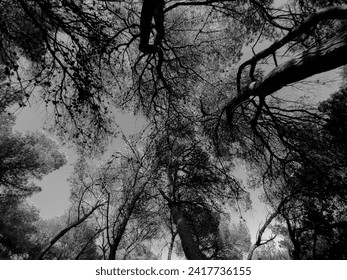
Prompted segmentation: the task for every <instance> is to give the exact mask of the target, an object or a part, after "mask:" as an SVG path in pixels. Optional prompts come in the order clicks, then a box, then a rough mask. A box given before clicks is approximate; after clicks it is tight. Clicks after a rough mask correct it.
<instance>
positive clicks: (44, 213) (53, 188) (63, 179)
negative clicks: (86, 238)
mask: <svg viewBox="0 0 347 280" xmlns="http://www.w3.org/2000/svg"><path fill="white" fill-rule="evenodd" d="M16 117H17V120H16V124H15V126H14V129H15V130H17V131H19V132H26V131H43V132H45V133H46V134H47V135H48V136H49V137H51V138H52V139H54V140H55V141H56V142H57V143H58V144H59V146H60V149H61V151H62V152H63V153H65V155H66V157H67V164H66V165H65V166H63V167H61V168H60V169H59V170H56V171H54V172H52V173H50V174H49V175H47V176H45V177H44V178H43V180H41V181H39V182H37V184H38V185H39V186H40V187H41V188H42V191H41V192H39V193H37V194H35V195H33V196H32V197H31V198H29V202H32V203H34V204H35V206H36V207H38V208H39V209H40V216H41V217H42V218H43V219H49V218H53V217H55V216H61V215H63V214H64V212H65V210H66V209H67V207H68V205H69V197H70V185H69V183H68V181H67V179H68V178H69V176H70V175H71V173H72V171H73V164H74V162H75V161H76V160H77V158H78V156H77V154H76V152H75V151H74V150H73V149H71V148H69V147H68V146H63V145H61V143H60V141H59V139H58V138H57V137H54V135H51V134H49V133H48V132H47V131H45V130H44V129H43V127H44V123H45V119H46V117H47V115H46V112H45V109H44V108H43V106H39V105H31V106H27V107H25V108H24V109H22V110H21V111H18V112H17V113H16ZM115 117H116V119H117V122H119V123H118V124H119V126H120V128H121V130H122V131H123V132H124V133H125V134H126V135H128V134H133V133H136V132H137V131H139V130H140V129H141V127H142V126H143V124H144V122H143V120H141V119H139V118H137V117H134V116H133V115H132V114H124V113H116V114H115ZM122 145H123V142H122V140H121V139H117V140H116V141H114V146H113V147H112V149H113V150H118V149H120V148H121V147H122Z"/></svg>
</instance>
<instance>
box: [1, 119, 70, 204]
mask: <svg viewBox="0 0 347 280" xmlns="http://www.w3.org/2000/svg"><path fill="white" fill-rule="evenodd" d="M13 121H14V119H13V118H12V117H11V116H8V115H7V116H6V115H4V114H1V115H0V125H1V133H0V150H1V151H0V188H1V189H0V190H1V192H0V194H1V196H2V197H11V196H14V197H18V198H20V197H28V196H30V195H32V194H33V193H35V192H38V191H40V187H38V186H37V185H36V184H35V183H34V180H40V179H42V177H43V176H44V175H47V174H49V173H51V172H53V171H54V170H57V169H59V168H60V167H61V166H63V165H64V164H65V163H66V158H65V155H64V154H63V153H62V152H61V151H60V150H59V147H58V145H57V143H56V142H55V141H54V140H52V139H50V138H48V137H47V136H46V135H45V134H43V133H39V132H34V133H32V132H30V133H26V134H25V135H22V134H20V133H18V132H13V131H12V126H13V124H14V123H13Z"/></svg>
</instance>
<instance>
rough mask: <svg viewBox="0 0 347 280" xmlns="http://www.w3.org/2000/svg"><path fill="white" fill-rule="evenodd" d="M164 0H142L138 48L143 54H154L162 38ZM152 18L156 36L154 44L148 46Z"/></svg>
mask: <svg viewBox="0 0 347 280" xmlns="http://www.w3.org/2000/svg"><path fill="white" fill-rule="evenodd" d="M164 5H165V2H164V0H143V5H142V10H141V20H140V46H139V49H140V51H141V52H144V53H153V52H156V50H157V48H158V47H157V46H158V45H159V44H160V42H161V40H162V39H163V38H164V33H165V31H164ZM153 17H154V22H155V29H156V31H157V35H156V37H155V41H154V44H149V37H150V33H151V29H152V18H153Z"/></svg>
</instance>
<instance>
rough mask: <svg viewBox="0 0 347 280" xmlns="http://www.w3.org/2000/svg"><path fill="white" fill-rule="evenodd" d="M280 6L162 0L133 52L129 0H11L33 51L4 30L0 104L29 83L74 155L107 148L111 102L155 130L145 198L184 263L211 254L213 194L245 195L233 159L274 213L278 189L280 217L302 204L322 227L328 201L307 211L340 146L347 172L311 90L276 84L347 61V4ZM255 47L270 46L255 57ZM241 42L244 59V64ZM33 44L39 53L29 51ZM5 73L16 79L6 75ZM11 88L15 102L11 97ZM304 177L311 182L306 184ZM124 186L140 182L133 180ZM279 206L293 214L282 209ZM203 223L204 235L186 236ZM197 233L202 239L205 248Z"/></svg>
mask: <svg viewBox="0 0 347 280" xmlns="http://www.w3.org/2000/svg"><path fill="white" fill-rule="evenodd" d="M4 3H5V4H4ZM6 4H7V2H6V1H5V2H3V3H2V4H1V5H6ZM276 4H277V3H273V1H270V0H268V1H256V0H252V1H243V0H241V1H224V0H215V1H168V2H166V3H165V6H164V10H163V12H164V15H165V17H164V18H165V22H164V27H165V35H164V36H163V37H164V38H160V39H162V40H161V42H160V44H158V45H157V47H158V50H157V51H156V52H150V53H139V51H138V48H137V44H138V41H139V40H138V39H139V38H140V37H141V36H140V35H143V34H140V32H141V29H140V28H139V27H140V26H139V22H140V20H139V15H140V8H141V7H140V5H139V3H138V1H117V2H106V1H105V2H104V1H99V2H95V1H87V2H83V1H61V0H58V1H55V2H54V3H51V1H48V0H39V1H31V2H26V1H23V0H19V1H18V2H17V3H16V5H15V6H14V8H13V10H11V12H10V13H6V14H4V17H5V18H6V19H8V22H11V21H14V20H15V19H18V18H23V21H24V22H25V23H26V24H25V26H26V27H27V28H26V29H25V30H26V31H25V33H26V36H24V37H23V38H26V37H28V36H27V34H28V33H32V34H35V36H34V40H31V41H28V45H30V46H32V45H33V46H34V47H33V48H31V47H28V45H27V44H25V43H24V42H22V41H21V38H22V36H19V35H18V34H19V32H18V29H19V28H17V26H19V24H14V25H11V24H7V25H6V28H5V29H4V30H5V31H3V30H0V32H1V34H5V35H3V37H4V38H5V39H6V40H5V42H6V44H7V46H5V47H3V48H2V50H1V54H3V53H4V54H8V55H7V56H8V57H10V58H11V59H10V62H11V63H10V65H6V63H7V62H6V63H5V59H2V61H1V65H4V66H5V68H4V69H5V70H6V71H5V72H6V75H4V77H3V78H2V79H3V80H6V82H7V84H9V86H11V87H12V88H14V89H15V90H13V95H12V96H11V95H6V96H7V97H6V98H7V99H8V100H11V102H18V100H20V102H24V104H25V101H27V99H26V98H28V97H29V96H30V90H29V89H30V88H32V87H35V86H38V87H39V88H40V89H41V96H40V97H43V99H44V100H45V101H46V103H47V104H48V108H50V110H48V111H53V113H54V116H55V124H54V125H55V127H56V129H57V130H56V131H58V133H59V134H60V136H61V137H63V138H65V139H66V138H67V139H69V140H72V142H74V143H75V144H77V145H79V147H80V148H81V147H82V149H79V152H80V153H81V154H84V155H86V153H87V152H88V151H91V152H95V151H98V152H100V151H103V150H105V145H106V144H107V143H108V140H109V139H110V138H112V137H114V135H115V133H116V132H117V130H118V128H117V126H116V125H115V123H114V122H112V114H113V112H114V110H117V109H122V110H129V109H130V110H133V111H135V112H136V113H138V114H141V115H143V117H144V118H146V120H147V121H148V122H149V126H150V129H151V133H148V134H146V136H148V139H149V141H153V140H154V141H156V143H157V144H156V146H157V147H156V148H155V151H156V155H155V159H156V160H155V164H154V167H152V168H153V169H151V171H150V173H152V174H153V172H157V174H156V176H155V181H156V182H158V183H159V184H158V185H157V186H158V187H157V188H156V189H155V190H154V191H153V193H152V192H149V194H150V197H151V198H152V199H151V203H152V206H153V205H155V206H156V209H159V208H161V209H166V211H170V212H171V214H172V215H171V216H172V217H171V218H172V220H173V222H174V223H175V224H176V226H177V231H178V234H179V235H180V239H181V242H182V247H183V250H184V252H185V254H186V256H187V257H188V256H191V258H200V257H201V258H203V257H204V256H205V257H211V256H213V252H211V251H209V250H207V249H206V248H207V247H208V246H207V245H206V244H214V241H216V240H217V239H218V234H216V233H217V230H216V229H217V228H218V226H217V225H218V224H219V222H218V221H219V217H218V215H216V214H215V213H218V212H220V211H221V206H220V205H221V204H222V202H223V199H222V198H223V196H224V197H229V198H230V199H233V200H235V199H238V200H239V201H241V200H244V201H247V195H245V193H246V192H245V191H244V190H242V188H241V187H240V185H239V184H237V181H236V180H235V178H233V176H232V175H231V169H232V166H233V161H234V160H235V159H238V158H242V159H243V160H245V161H246V162H247V164H248V166H249V167H250V169H251V170H252V172H253V173H254V174H256V175H257V176H259V179H260V181H262V186H263V187H264V193H265V195H266V196H267V197H266V201H267V202H268V203H270V204H271V205H272V206H273V208H274V209H276V208H277V206H278V205H280V204H281V199H282V198H283V197H285V198H288V201H286V205H284V206H283V208H282V209H281V211H282V212H281V215H282V218H283V219H284V220H286V221H288V224H290V222H293V221H294V220H295V223H296V222H297V220H296V219H294V218H293V216H292V214H295V212H296V210H298V209H301V210H302V209H303V210H304V213H305V217H304V219H303V220H300V221H299V222H298V223H299V224H300V227H302V226H303V225H304V224H305V226H306V225H307V224H309V225H310V227H313V224H314V226H317V224H318V225H319V227H322V223H321V222H322V221H321V220H320V221H315V219H314V217H315V216H316V215H317V213H319V214H323V216H322V215H318V216H319V217H320V218H323V221H326V220H327V219H326V218H327V217H328V216H325V215H324V213H322V211H321V210H322V209H323V208H324V207H325V206H326V205H325V204H324V205H323V204H317V205H316V206H317V207H318V208H317V207H311V205H313V206H315V202H316V201H317V200H318V199H319V198H322V197H323V196H324V195H326V196H327V199H325V201H324V203H327V205H328V206H329V207H332V205H333V203H332V202H333V201H334V199H338V198H339V196H340V190H341V188H340V186H341V184H343V182H344V171H343V172H342V173H341V172H340V170H339V169H337V168H332V167H331V166H329V164H330V165H332V164H333V163H334V161H333V157H332V156H331V154H332V153H334V152H336V151H337V152H338V153H339V156H338V157H337V158H338V165H339V167H341V169H342V170H344V168H345V160H344V157H343V156H340V154H341V153H342V152H341V151H343V150H342V149H341V148H337V147H334V148H333V149H325V147H326V145H324V143H329V144H332V143H333V142H332V141H337V139H338V138H339V137H340V138H341V137H342V136H341V135H339V136H337V137H335V136H334V135H332V134H331V133H330V135H329V133H327V131H325V130H329V129H327V128H324V126H325V125H327V126H331V127H332V128H333V129H335V128H334V125H335V124H336V123H334V122H335V120H333V119H331V120H330V122H329V121H326V119H327V118H328V117H327V114H325V113H324V112H319V111H318V110H317V106H316V104H313V102H306V100H305V98H306V97H307V96H308V93H306V95H302V94H300V93H296V94H292V95H289V94H286V92H283V91H280V90H281V89H282V88H284V87H287V86H293V85H295V84H297V83H300V82H303V81H305V79H306V78H308V77H310V76H312V75H315V74H319V73H322V72H324V71H327V70H332V69H336V68H337V67H340V66H343V65H345V64H347V58H346V56H345V55H344V54H345V53H346V50H347V47H346V46H347V45H346V44H347V43H346V42H347V37H346V36H347V35H346V21H345V20H346V18H347V7H346V5H344V1H329V2H327V1H287V3H286V4H287V5H284V6H281V7H275V5H276ZM12 26H14V27H16V28H13V29H11V27H12ZM8 34H10V35H11V36H9V35H8ZM13 38H14V39H13ZM150 40H151V38H150ZM261 42H262V43H264V44H265V43H267V44H268V47H264V48H262V49H263V50H262V51H260V52H257V51H256V50H255V48H256V47H258V46H259V43H261ZM250 45H251V46H250ZM8 46H10V47H13V48H15V49H16V50H21V51H22V52H23V56H21V58H25V59H26V60H27V61H29V60H30V61H31V62H32V65H31V66H35V67H31V68H30V69H29V70H30V71H23V70H24V69H22V68H21V69H19V67H20V65H19V63H18V61H19V58H17V57H16V56H13V54H11V52H10V50H11V49H10V47H8ZM249 46H250V47H249ZM246 48H248V49H250V50H251V51H253V54H251V55H250V57H243V58H242V59H243V61H244V62H242V63H241V60H240V59H241V56H242V53H241V51H242V50H245V49H246ZM30 49H32V50H33V51H32V52H33V53H35V54H40V59H37V60H35V59H33V58H32V57H33V56H32V55H31V54H32V53H31V52H30ZM41 54H42V55H41ZM287 54H290V55H291V57H294V58H287V56H286V55H287ZM2 57H5V55H2ZM272 61H273V63H272ZM6 67H7V68H6ZM25 70H27V69H25ZM11 72H13V73H17V77H16V79H14V78H13V77H12V76H11ZM23 73H26V74H23ZM24 78H25V79H24ZM24 81H25V82H24ZM305 82H306V81H305ZM19 89H20V90H21V92H23V93H24V97H23V96H22V95H21V94H18V93H17V92H18V90H19ZM15 93H16V94H15ZM25 94H27V95H29V96H27V97H26V96H25ZM327 110H329V108H327ZM335 113H336V111H335V112H334V114H335ZM342 116H343V115H342ZM334 117H337V118H341V116H340V117H339V116H338V115H335V116H334ZM340 124H341V121H338V126H337V128H338V129H340ZM87 127H88V129H86V128H87ZM163 131H164V133H163ZM334 133H336V134H338V133H337V131H335V132H334ZM342 134H343V133H342ZM107 136H108V137H110V138H108V137H107ZM306 140H309V141H306ZM340 140H344V138H343V137H342V138H341V139H340ZM340 140H338V141H340ZM151 143H152V142H151ZM341 143H342V142H341ZM341 143H339V145H342V144H341ZM334 145H335V144H334ZM312 148H313V151H314V152H311V149H312ZM320 162H326V164H325V163H324V164H319V163H320ZM136 170H137V169H136ZM154 170H155V171H154ZM324 170H329V172H332V173H327V172H321V171H324ZM309 173H311V174H315V175H317V177H316V178H308V176H306V175H307V174H309ZM135 174H137V173H136V171H135ZM318 178H319V179H322V180H324V179H327V178H328V179H334V183H333V184H331V185H329V184H326V185H321V184H319V182H318V181H316V180H315V179H318ZM153 180H154V179H153ZM225 183H227V184H225ZM86 185H87V186H88V184H86ZM130 185H131V186H133V187H134V188H133V190H134V189H136V190H139V189H138V188H137V187H138V185H136V184H135V185H136V186H135V185H133V184H130ZM225 185H227V186H228V187H227V188H226V187H225ZM140 186H143V184H142V183H140ZM223 186H224V187H223ZM309 186H313V188H309ZM94 187H95V185H93V188H92V189H93V191H94ZM229 187H230V188H229ZM97 188H98V192H96V193H98V194H102V195H106V197H107V196H108V195H109V196H110V197H112V196H114V191H112V190H107V191H106V192H105V193H103V192H102V191H103V190H102V188H101V189H100V187H97ZM140 189H141V187H140ZM92 194H93V192H92V193H91V196H92ZM137 194H139V193H137V192H136V191H135V192H132V191H129V192H124V201H125V202H124V203H123V204H122V205H123V207H125V208H124V209H125V210H124V211H125V212H124V213H128V214H131V213H133V210H134V209H135V208H133V207H132V206H131V205H134V204H133V203H132V202H133V201H134V200H133V199H134V198H136V197H137ZM146 194H147V193H146ZM341 197H342V195H341ZM78 201H80V200H78ZM110 201H111V200H110ZM300 201H302V202H304V203H300ZM83 203H85V202H84V201H83ZM83 203H81V204H79V205H82V204H83ZM165 204H166V205H167V207H166V208H164V207H163V206H164V205H165ZM289 205H291V206H292V209H293V211H294V210H295V211H294V212H292V213H290V212H288V209H289V208H287V207H288V206H289ZM343 205H344V203H343V201H342V200H341V207H342V206H343ZM329 207H328V208H329ZM77 209H78V211H82V210H83V209H82V208H79V207H77ZM329 209H330V208H329ZM341 209H342V208H341ZM78 211H77V212H78ZM334 211H335V210H334ZM334 211H332V213H330V215H332V216H333V217H334V215H335V214H336V213H335V212H334ZM82 212H83V211H82ZM106 212H107V211H106ZM130 212H131V213H130ZM197 212H198V213H201V216H200V215H196V213H197ZM275 212H276V211H275ZM78 213H79V212H78ZM163 215H164V214H163ZM164 216H165V215H164ZM294 216H295V218H296V215H294ZM312 216H314V217H312ZM119 217H122V219H121V220H122V221H124V223H122V222H121V220H118V222H117V224H115V228H117V229H119V228H123V227H122V226H121V227H118V225H122V224H123V225H126V226H128V223H127V222H126V221H127V220H128V219H127V217H128V216H127V214H123V215H121V216H119ZM165 217H166V218H168V215H166V216H165ZM209 217H210V218H211V219H210V221H211V223H210V225H209V226H210V227H206V232H202V233H203V234H202V236H198V235H196V234H195V235H194V230H195V231H196V232H198V231H197V229H199V226H201V221H205V220H209ZM212 217H214V218H212ZM123 218H124V219H123ZM334 218H335V217H334ZM178 221H183V222H182V223H180V224H179V223H178ZM339 222H340V221H339ZM116 225H117V226H116ZM119 232H122V231H119ZM113 233H115V231H113ZM122 235H123V234H122ZM207 236H208V237H212V238H211V239H208V238H207ZM309 236H310V235H309ZM111 239H112V238H111ZM111 239H110V238H109V237H105V240H107V242H106V243H105V244H106V245H105V247H104V248H105V251H107V250H108V249H109V248H111V247H112V246H113V245H112V246H111V244H116V243H118V241H117V242H114V241H116V240H119V239H117V238H114V239H113V241H112V240H111ZM306 239H307V238H306ZM333 239H334V238H333ZM204 240H208V241H207V242H206V243H205V244H203V243H204V242H203V241H204ZM316 240H317V242H318V241H319V242H320V240H318V239H316ZM326 240H327V239H325V240H324V242H325V243H326ZM324 242H322V243H324ZM206 246H207V247H206ZM323 247H324V246H323ZM323 247H322V248H323ZM203 248H205V249H203ZM201 251H204V253H205V255H203V254H202V252H201ZM112 255H114V254H113V253H112ZM188 258H190V257H188Z"/></svg>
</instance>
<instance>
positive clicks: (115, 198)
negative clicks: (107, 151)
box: [70, 138, 159, 259]
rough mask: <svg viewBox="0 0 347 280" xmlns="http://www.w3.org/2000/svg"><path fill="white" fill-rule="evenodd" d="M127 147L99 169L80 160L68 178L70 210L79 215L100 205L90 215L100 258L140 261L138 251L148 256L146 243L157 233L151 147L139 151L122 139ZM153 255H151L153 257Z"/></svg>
mask: <svg viewBox="0 0 347 280" xmlns="http://www.w3.org/2000/svg"><path fill="white" fill-rule="evenodd" d="M124 140H125V141H126V143H127V148H125V149H124V150H123V151H122V152H121V151H118V152H116V153H114V155H113V156H111V158H110V159H109V160H108V161H107V162H105V163H104V164H102V165H99V166H98V167H96V166H93V165H92V164H91V165H88V164H87V163H86V162H85V160H84V159H81V160H80V161H79V162H77V164H76V165H75V171H74V174H73V176H72V177H71V179H70V182H71V184H72V186H73V191H72V196H71V200H72V202H73V206H72V211H73V212H74V213H76V215H77V216H80V215H82V213H83V212H84V211H85V209H86V207H88V205H90V204H93V203H97V202H99V201H100V202H102V203H103V206H102V207H100V208H99V209H98V210H97V211H95V213H94V214H93V215H92V218H93V219H92V224H93V225H94V226H95V227H96V228H97V229H98V230H99V234H98V235H97V238H98V240H99V242H100V243H101V245H100V247H101V250H102V254H103V258H105V259H123V258H124V259H127V258H131V256H137V258H141V256H138V255H137V254H136V253H135V252H136V251H137V250H140V251H143V252H146V254H147V255H151V253H150V250H149V248H148V246H146V245H147V244H146V242H149V241H150V240H151V239H152V238H154V237H155V236H156V234H157V231H158V227H159V225H158V224H157V222H156V213H155V207H152V204H151V203H152V198H151V196H152V194H151V188H153V186H152V180H153V179H152V177H153V176H155V174H154V173H152V172H151V165H150V164H149V160H150V159H151V150H150V146H147V147H144V148H143V150H142V151H140V150H138V149H137V147H136V146H135V145H134V144H133V143H132V141H128V140H126V139H125V138H124ZM152 256H154V254H152Z"/></svg>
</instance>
